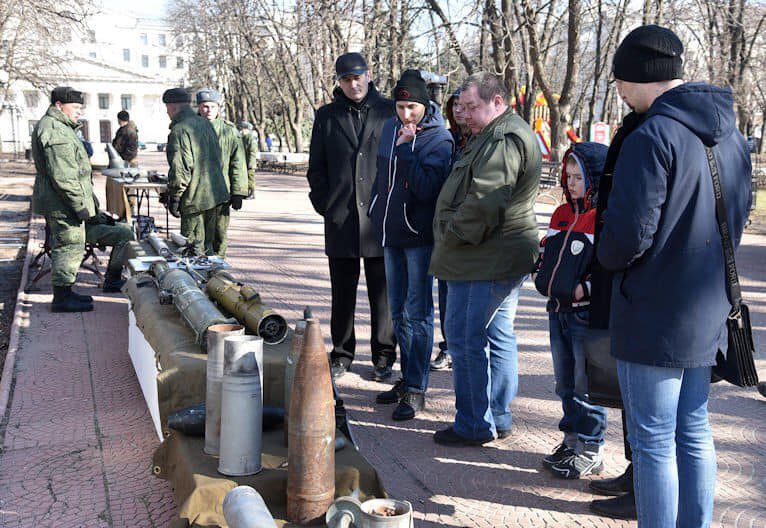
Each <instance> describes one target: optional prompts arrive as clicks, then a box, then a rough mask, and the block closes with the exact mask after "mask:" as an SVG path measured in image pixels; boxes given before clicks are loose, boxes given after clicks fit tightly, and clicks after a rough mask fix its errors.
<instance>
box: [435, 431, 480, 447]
mask: <svg viewBox="0 0 766 528" xmlns="http://www.w3.org/2000/svg"><path fill="white" fill-rule="evenodd" d="M492 440H494V438H493V437H491V436H490V437H489V438H484V439H478V440H474V439H473V438H466V437H465V436H461V435H459V434H457V433H456V432H455V430H454V429H453V428H452V427H448V428H447V429H442V430H441V431H436V432H435V433H434V442H436V443H437V444H441V445H446V446H452V447H466V446H481V445H484V444H486V443H487V442H491V441H492Z"/></svg>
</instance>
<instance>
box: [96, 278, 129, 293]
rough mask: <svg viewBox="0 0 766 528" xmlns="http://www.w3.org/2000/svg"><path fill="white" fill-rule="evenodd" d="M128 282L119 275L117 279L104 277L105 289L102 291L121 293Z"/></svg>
mask: <svg viewBox="0 0 766 528" xmlns="http://www.w3.org/2000/svg"><path fill="white" fill-rule="evenodd" d="M126 282H127V281H126V280H125V279H123V278H122V277H120V276H119V275H118V276H116V277H109V276H106V277H104V287H103V288H102V291H103V292H104V293H120V291H122V287H123V286H124V285H125V283H126Z"/></svg>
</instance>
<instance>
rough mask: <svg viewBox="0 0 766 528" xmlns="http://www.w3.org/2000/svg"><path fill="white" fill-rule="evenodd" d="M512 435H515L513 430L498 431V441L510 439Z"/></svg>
mask: <svg viewBox="0 0 766 528" xmlns="http://www.w3.org/2000/svg"><path fill="white" fill-rule="evenodd" d="M511 433H513V430H512V429H498V430H497V439H498V440H502V439H503V438H508V437H509V436H511Z"/></svg>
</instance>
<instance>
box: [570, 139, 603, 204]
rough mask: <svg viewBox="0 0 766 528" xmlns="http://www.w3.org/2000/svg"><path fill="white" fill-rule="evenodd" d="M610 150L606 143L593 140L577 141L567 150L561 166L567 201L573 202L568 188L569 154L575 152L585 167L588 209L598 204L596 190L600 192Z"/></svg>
mask: <svg viewBox="0 0 766 528" xmlns="http://www.w3.org/2000/svg"><path fill="white" fill-rule="evenodd" d="M608 150H609V149H608V148H607V146H606V145H602V144H601V143H594V142H592V141H586V142H583V143H575V144H574V145H573V146H572V147H571V148H570V149H569V150H567V152H566V154H564V160H563V163H562V167H561V186H562V187H564V195H565V196H566V199H567V202H569V203H570V204H571V203H572V198H571V197H570V196H569V189H568V188H567V160H568V159H569V156H571V155H572V154H575V156H576V157H577V159H579V160H580V162H581V163H582V167H583V169H585V170H584V174H583V177H584V183H585V198H584V201H583V208H584V209H585V210H587V209H590V208H591V207H595V205H596V192H598V183H599V181H600V180H601V175H602V174H603V173H604V162H605V161H606V153H607V151H608Z"/></svg>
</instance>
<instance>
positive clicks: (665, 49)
mask: <svg viewBox="0 0 766 528" xmlns="http://www.w3.org/2000/svg"><path fill="white" fill-rule="evenodd" d="M683 52H684V45H683V44H682V43H681V40H680V39H679V38H678V36H677V35H676V34H675V33H673V32H672V31H671V30H669V29H668V28H664V27H660V26H655V25H650V26H640V27H637V28H636V29H634V30H633V31H631V32H630V33H628V35H627V36H626V37H625V38H624V39H623V41H622V42H621V43H620V45H619V46H618V47H617V51H616V52H615V53H614V63H613V66H612V71H613V73H614V77H615V78H616V79H619V80H621V81H628V82H634V83H650V82H658V81H669V80H671V79H681V78H683V75H684V64H683V59H681V54H682V53H683Z"/></svg>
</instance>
